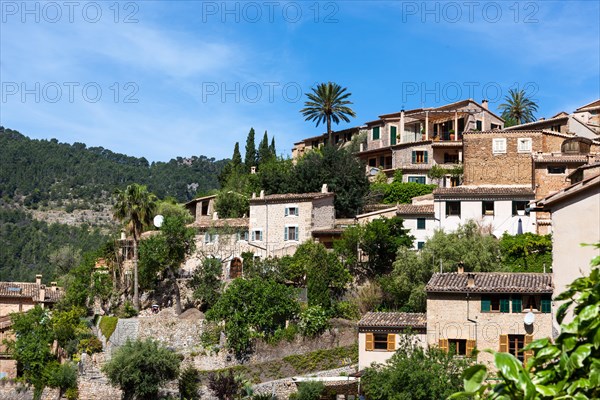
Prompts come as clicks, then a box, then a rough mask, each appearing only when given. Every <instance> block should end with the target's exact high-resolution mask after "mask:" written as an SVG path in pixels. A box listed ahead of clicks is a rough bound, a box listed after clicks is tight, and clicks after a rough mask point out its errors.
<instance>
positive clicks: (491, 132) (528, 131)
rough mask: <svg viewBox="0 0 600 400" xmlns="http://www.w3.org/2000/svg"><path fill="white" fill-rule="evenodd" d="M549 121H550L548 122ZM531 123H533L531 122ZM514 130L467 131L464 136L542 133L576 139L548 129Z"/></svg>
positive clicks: (509, 128)
mask: <svg viewBox="0 0 600 400" xmlns="http://www.w3.org/2000/svg"><path fill="white" fill-rule="evenodd" d="M546 121H549V120H546ZM530 123H531V122H530ZM526 125H528V124H523V125H518V126H526ZM511 128H514V126H511V127H508V128H504V129H500V130H498V129H495V130H490V131H466V132H463V135H480V134H484V135H498V136H499V135H502V133H510V134H518V133H541V134H544V135H552V136H558V137H562V138H565V139H570V138H573V137H575V135H569V134H566V133H560V132H554V131H550V130H547V129H511Z"/></svg>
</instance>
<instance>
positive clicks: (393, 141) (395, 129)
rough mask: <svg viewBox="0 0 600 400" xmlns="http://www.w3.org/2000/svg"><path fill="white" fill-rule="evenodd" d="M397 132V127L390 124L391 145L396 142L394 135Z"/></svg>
mask: <svg viewBox="0 0 600 400" xmlns="http://www.w3.org/2000/svg"><path fill="white" fill-rule="evenodd" d="M397 132H398V128H396V127H395V126H390V144H391V145H392V146H393V145H395V144H396V137H397V136H396V135H397Z"/></svg>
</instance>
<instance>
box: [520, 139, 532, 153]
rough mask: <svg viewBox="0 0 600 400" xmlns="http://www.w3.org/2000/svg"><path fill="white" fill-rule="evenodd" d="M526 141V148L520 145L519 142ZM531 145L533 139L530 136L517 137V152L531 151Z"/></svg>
mask: <svg viewBox="0 0 600 400" xmlns="http://www.w3.org/2000/svg"><path fill="white" fill-rule="evenodd" d="M523 143H527V144H528V146H527V148H523V147H521V144H523ZM532 147H533V140H531V138H518V139H517V152H518V153H531V151H532Z"/></svg>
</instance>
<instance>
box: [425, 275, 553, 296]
mask: <svg viewBox="0 0 600 400" xmlns="http://www.w3.org/2000/svg"><path fill="white" fill-rule="evenodd" d="M470 275H472V276H473V277H474V285H473V286H472V287H468V286H467V284H468V277H469V276H470ZM553 288H554V286H553V284H552V274H549V273H546V274H544V273H518V272H512V273H504V272H473V273H468V272H465V273H462V274H461V273H457V272H450V273H435V274H433V276H432V277H431V279H430V280H429V282H428V283H427V286H425V291H427V292H430V293H438V292H451V293H467V292H471V293H473V292H475V293H552V290H553Z"/></svg>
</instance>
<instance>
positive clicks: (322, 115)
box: [300, 82, 356, 145]
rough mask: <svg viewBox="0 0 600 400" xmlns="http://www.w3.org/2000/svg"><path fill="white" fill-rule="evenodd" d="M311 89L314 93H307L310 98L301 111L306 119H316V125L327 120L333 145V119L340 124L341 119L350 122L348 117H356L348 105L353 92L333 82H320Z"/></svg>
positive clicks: (328, 133)
mask: <svg viewBox="0 0 600 400" xmlns="http://www.w3.org/2000/svg"><path fill="white" fill-rule="evenodd" d="M311 90H312V93H307V94H306V97H308V100H307V101H306V102H305V103H304V106H305V108H303V109H302V110H300V112H301V113H302V115H303V116H304V117H306V118H305V121H316V122H317V125H316V126H319V124H320V123H323V122H326V123H327V137H328V139H329V144H330V145H333V136H332V134H331V121H333V122H335V123H336V124H339V123H340V120H343V121H345V122H350V118H348V117H356V114H355V113H354V111H352V109H351V108H350V107H348V105H350V104H352V102H351V101H350V100H348V97H350V96H351V95H352V93H346V88H342V87H341V86H340V85H338V84H337V83H332V82H327V83H319V84H318V85H317V87H316V88H312V89H311Z"/></svg>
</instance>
